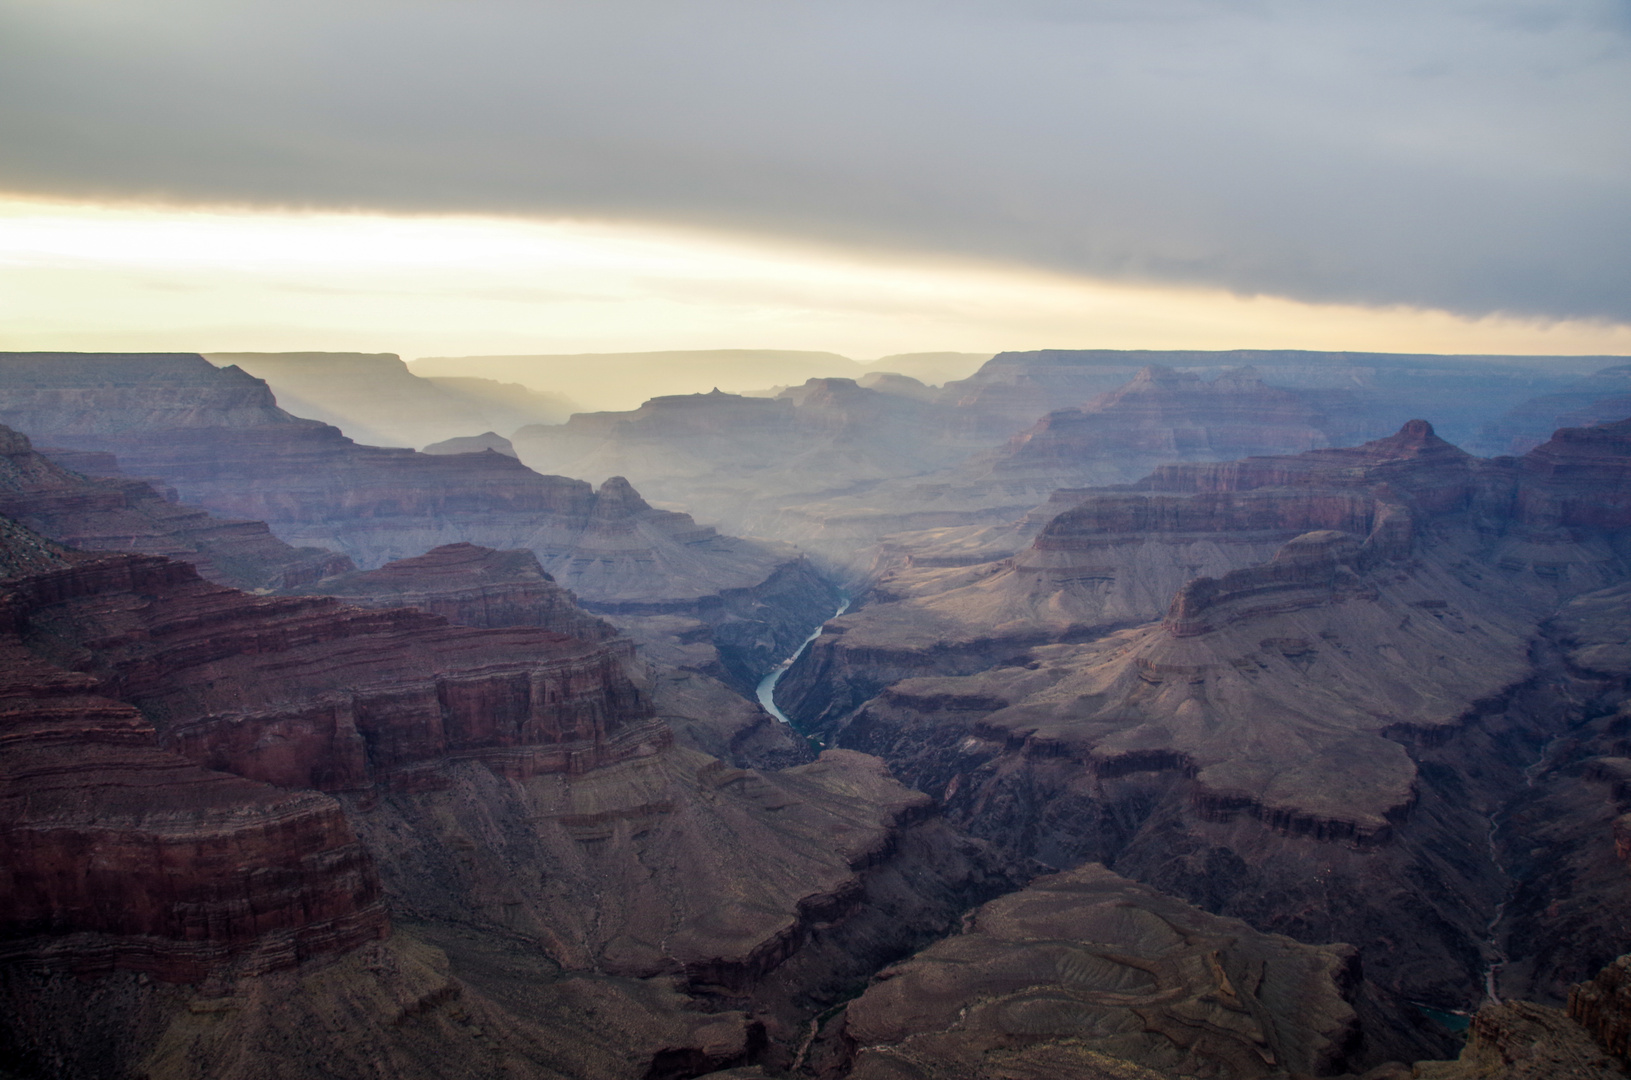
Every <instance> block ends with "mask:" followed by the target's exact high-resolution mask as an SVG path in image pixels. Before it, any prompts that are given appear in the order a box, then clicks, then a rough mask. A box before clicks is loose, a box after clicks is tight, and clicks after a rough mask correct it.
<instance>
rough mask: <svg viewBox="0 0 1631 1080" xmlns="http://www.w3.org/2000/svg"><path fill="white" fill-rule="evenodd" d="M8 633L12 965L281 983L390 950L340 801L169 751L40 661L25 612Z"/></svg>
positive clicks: (2, 952)
mask: <svg viewBox="0 0 1631 1080" xmlns="http://www.w3.org/2000/svg"><path fill="white" fill-rule="evenodd" d="M65 572H66V573H74V572H77V570H70V571H65ZM59 573H62V572H59ZM5 615H6V619H7V621H8V625H7V626H6V627H5V630H4V636H3V637H0V740H3V748H4V752H3V753H0V878H3V887H0V897H3V898H4V899H3V900H0V939H3V943H0V959H3V960H4V961H5V962H7V963H10V964H21V965H23V966H24V967H26V968H31V969H37V970H59V971H71V972H76V973H79V974H81V975H86V976H88V975H92V974H99V973H106V972H109V971H113V970H124V971H140V972H145V973H149V974H152V975H156V976H158V977H160V978H162V979H166V980H171V981H196V980H198V979H201V978H203V977H204V976H205V975H206V974H207V973H208V972H210V971H211V970H214V969H217V968H219V967H220V966H221V965H223V964H225V963H228V962H233V963H236V964H237V965H238V966H239V967H240V969H241V970H244V971H247V972H265V971H269V970H275V969H279V968H285V967H291V966H294V965H295V964H297V963H299V962H301V961H304V960H308V959H310V958H312V957H314V956H323V955H332V954H335V953H341V952H344V951H346V950H348V949H351V948H354V947H355V946H357V945H359V944H361V943H363V942H366V941H371V940H374V939H377V938H380V937H383V936H384V935H385V934H386V933H387V932H388V923H387V921H386V915H385V908H384V905H383V897H382V894H381V891H380V885H379V879H378V876H377V875H376V874H375V872H374V867H373V864H372V862H371V861H370V859H369V858H368V855H367V854H366V853H365V852H364V850H363V848H362V846H361V845H360V844H359V843H358V842H357V838H356V836H355V834H354V833H353V831H352V829H351V827H350V825H349V824H348V823H347V821H346V818H345V815H344V814H343V813H342V811H341V809H340V806H339V804H338V803H336V802H335V801H334V800H333V799H332V798H330V797H328V796H326V795H320V794H318V793H317V792H313V791H288V790H280V789H278V788H276V787H273V786H270V785H268V784H265V783H258V782H254V781H252V780H248V779H244V778H242V777H239V776H234V775H229V774H227V773H225V772H220V771H214V770H210V769H207V768H203V767H200V766H199V765H198V764H196V763H195V762H193V761H191V760H188V759H187V758H186V757H184V756H182V755H181V754H179V753H176V752H174V751H173V750H168V749H164V748H162V747H161V746H160V740H159V738H158V735H157V733H156V731H155V729H154V727H153V725H152V724H151V723H150V722H149V721H148V720H147V719H146V718H145V717H144V716H143V715H142V714H141V713H140V712H139V711H138V710H137V709H135V708H133V707H132V706H131V705H129V704H127V703H125V702H123V701H119V700H115V699H112V698H109V697H107V696H104V695H103V694H102V693H100V692H99V691H100V690H101V684H100V682H99V680H97V679H95V678H93V677H91V676H88V675H85V674H81V673H77V672H71V671H67V670H64V669H63V668H61V667H57V666H55V665H53V664H50V663H48V662H46V661H44V660H42V659H41V658H40V657H38V656H37V655H36V654H34V653H32V652H31V651H29V650H28V649H26V648H25V647H24V646H23V644H22V642H21V641H20V640H19V639H18V638H17V637H16V636H15V629H16V626H15V623H16V622H17V621H19V620H20V619H21V618H25V617H26V615H25V613H24V611H23V610H19V608H18V607H17V606H16V605H10V606H8V607H7V609H6V612H5Z"/></svg>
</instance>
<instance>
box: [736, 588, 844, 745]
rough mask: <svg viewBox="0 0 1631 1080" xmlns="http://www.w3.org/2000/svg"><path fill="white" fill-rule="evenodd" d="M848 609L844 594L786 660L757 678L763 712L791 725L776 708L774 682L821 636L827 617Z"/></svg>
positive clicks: (836, 616)
mask: <svg viewBox="0 0 1631 1080" xmlns="http://www.w3.org/2000/svg"><path fill="white" fill-rule="evenodd" d="M848 610H849V597H847V596H846V597H844V602H843V603H842V604H839V605H838V610H837V611H835V612H833V613H832V614H831V615H829V616H827V619H823V620H822V621H821V622H820V623H818V624H816V628H815V629H814V630H811V631H810V636H809V637H807V638H805V639H804V640H803V641H802V642H800V643H799V647H798V648H797V649H794V650H793V655H792V656H789V657H788V658H787V659H786V660H783V661H782V662H781V663H779V664H777V665H776V667H775V668H774V669H773V670H772V671H771V672H770V674H769V675H766V676H765V677H764V678H762V679H760V680H759V689H758V691H757V694H758V697H759V704H760V705H762V706H763V707H764V710H765V712H767V713H769V714H770V715H771V716H774V717H775V718H776V719H777V720H780V721H781V722H782V723H784V724H786V725H787V726H788V727H792V726H793V721H791V720H789V719H788V718H787V716H786V714H784V713H783V712H782V711H781V710H780V709H778V708H776V684H777V683H778V682H780V681H781V677H782V676H783V675H785V674H787V669H788V668H790V667H792V666H793V661H795V660H797V659H798V658H799V657H801V656H803V655H804V650H805V649H808V648H809V647H810V642H812V641H814V640H815V639H816V638H818V637H820V636H821V628H822V627H823V626H826V625H827V621H828V619H836V618H838V616H840V615H842V614H844V612H846V611H848Z"/></svg>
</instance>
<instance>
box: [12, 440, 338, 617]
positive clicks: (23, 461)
mask: <svg viewBox="0 0 1631 1080" xmlns="http://www.w3.org/2000/svg"><path fill="white" fill-rule="evenodd" d="M109 458H110V460H109V461H107V462H102V463H99V464H101V466H102V470H103V471H106V472H111V473H112V474H113V475H112V476H105V477H104V478H102V479H94V480H93V479H90V478H89V477H86V476H82V475H80V474H78V473H75V472H72V471H70V470H69V469H67V468H64V467H63V466H62V465H60V464H58V463H57V462H56V461H55V460H53V459H52V458H51V457H50V456H48V455H45V454H41V453H39V452H38V451H36V450H35V449H34V448H33V446H32V445H31V444H30V442H29V440H28V437H27V436H25V435H21V434H19V433H17V432H15V431H12V430H11V429H10V428H5V427H0V514H4V515H6V516H8V517H10V518H13V519H15V520H16V521H19V522H21V523H23V524H24V525H26V526H28V527H29V528H31V529H33V530H34V531H36V532H38V533H41V534H43V535H45V536H48V537H50V538H52V539H54V540H57V541H59V542H61V543H63V544H67V545H69V546H70V547H75V548H83V549H86V550H89V551H138V552H142V553H143V554H148V555H165V556H168V557H170V558H175V559H181V560H183V561H186V562H190V563H192V564H193V565H194V566H196V567H198V570H199V573H201V574H203V575H204V576H205V577H207V578H209V579H210V580H212V581H217V582H220V583H221V584H224V585H234V586H237V587H240V588H246V589H255V588H277V587H283V586H293V585H299V584H301V583H303V582H306V581H313V580H316V579H318V578H321V577H325V576H327V575H329V574H336V573H343V572H345V571H347V570H350V569H352V568H353V567H352V563H351V560H350V559H348V558H346V557H345V556H344V555H341V554H339V553H338V552H333V551H322V550H319V549H316V548H293V547H290V546H289V545H288V544H285V543H284V542H283V541H281V540H279V539H278V538H277V537H275V536H273V535H272V533H271V530H270V529H268V528H267V527H266V524H265V522H260V521H223V520H221V519H220V518H216V517H212V516H211V515H209V514H207V513H205V512H204V511H202V510H198V509H196V508H193V507H189V506H182V505H180V504H178V503H176V502H175V501H173V500H172V499H166V498H164V497H163V496H162V495H160V494H159V493H158V492H157V491H155V490H154V489H153V487H152V486H151V485H149V484H146V483H144V482H142V481H139V480H127V479H124V478H122V477H118V476H117V466H116V465H114V464H113V462H112V461H111V455H109Z"/></svg>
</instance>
